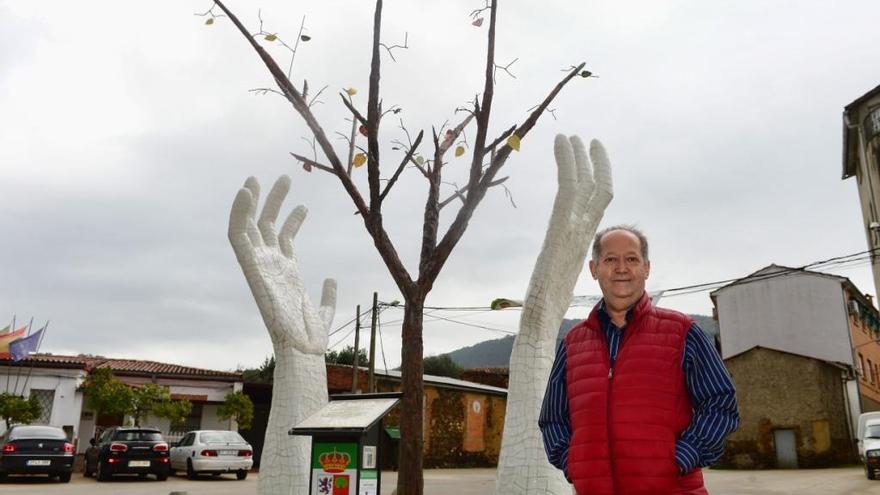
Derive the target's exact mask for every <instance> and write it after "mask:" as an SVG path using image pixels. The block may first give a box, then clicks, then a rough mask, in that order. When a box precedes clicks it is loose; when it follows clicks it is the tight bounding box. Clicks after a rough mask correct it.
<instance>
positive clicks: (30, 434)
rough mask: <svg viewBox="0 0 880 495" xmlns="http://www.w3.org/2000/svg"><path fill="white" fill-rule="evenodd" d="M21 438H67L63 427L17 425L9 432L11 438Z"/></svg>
mask: <svg viewBox="0 0 880 495" xmlns="http://www.w3.org/2000/svg"><path fill="white" fill-rule="evenodd" d="M19 438H43V439H48V440H67V435H65V434H64V430H62V429H61V428H55V427H52V426H16V427H15V428H13V429H12V432H11V433H10V434H9V439H10V440H16V439H19Z"/></svg>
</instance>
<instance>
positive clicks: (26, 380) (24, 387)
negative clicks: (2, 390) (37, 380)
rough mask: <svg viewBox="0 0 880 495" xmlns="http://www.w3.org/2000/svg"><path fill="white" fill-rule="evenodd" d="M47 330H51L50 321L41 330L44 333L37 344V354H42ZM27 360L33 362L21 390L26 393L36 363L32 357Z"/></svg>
mask: <svg viewBox="0 0 880 495" xmlns="http://www.w3.org/2000/svg"><path fill="white" fill-rule="evenodd" d="M47 328H49V320H46V324H45V325H43V328H41V329H40V330H41V331H42V332H43V333H41V334H40V340H39V342H37V350H36V351H34V352H35V353H36V352H40V346H41V345H43V337H45V336H46V329H47ZM27 359H28V361H31V366H30V368H28V374H27V376H26V377H25V379H24V386H23V387H22V388H21V391H22V392H24V390H25V389H26V388H27V384H28V381H29V380H30V379H31V371H33V369H34V361H32V360H31V358H30V356H28V358H27Z"/></svg>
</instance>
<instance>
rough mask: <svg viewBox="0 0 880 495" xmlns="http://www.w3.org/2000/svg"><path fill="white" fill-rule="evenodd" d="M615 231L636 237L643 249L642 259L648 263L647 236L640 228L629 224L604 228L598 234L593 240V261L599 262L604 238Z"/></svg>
mask: <svg viewBox="0 0 880 495" xmlns="http://www.w3.org/2000/svg"><path fill="white" fill-rule="evenodd" d="M615 230H623V231H626V232H629V233H630V234H632V235H634V236H636V237H637V238H638V239H639V245H640V246H641V248H642V258H644V259H645V261H648V238H647V237H645V234H644V233H642V231H641V230H639V228H638V227H636V226H635V225H629V224H623V225H613V226H611V227H607V228H604V229H602V230H600V231H599V232H597V233H596V237H595V238H594V239H593V261H599V254H600V252H599V251H600V249H601V247H602V246H601V243H602V238H603V237H605V234H607V233H609V232H613V231H615Z"/></svg>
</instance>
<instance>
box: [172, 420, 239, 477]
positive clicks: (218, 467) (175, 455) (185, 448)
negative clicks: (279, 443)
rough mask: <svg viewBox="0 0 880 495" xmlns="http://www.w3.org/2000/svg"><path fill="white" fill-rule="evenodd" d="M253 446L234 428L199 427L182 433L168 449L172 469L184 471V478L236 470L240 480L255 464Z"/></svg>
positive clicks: (236, 475)
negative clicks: (204, 428)
mask: <svg viewBox="0 0 880 495" xmlns="http://www.w3.org/2000/svg"><path fill="white" fill-rule="evenodd" d="M253 456H254V449H253V448H251V445H250V444H249V443H247V441H246V440H245V439H244V438H242V437H241V435H239V434H238V433H237V432H234V431H222V430H198V431H191V432H189V433H187V434H186V435H184V437H183V438H182V439H180V442H178V443H177V445H175V446H174V447H172V448H171V470H172V471H176V470H180V471H186V477H187V478H189V479H195V478H197V477H198V475H199V474H202V473H210V474H213V475H219V474H222V473H233V472H234V473H235V477H236V478H238V479H240V480H243V479H245V478H247V475H248V471H249V470H250V469H251V467H252V466H253V465H254V457H253Z"/></svg>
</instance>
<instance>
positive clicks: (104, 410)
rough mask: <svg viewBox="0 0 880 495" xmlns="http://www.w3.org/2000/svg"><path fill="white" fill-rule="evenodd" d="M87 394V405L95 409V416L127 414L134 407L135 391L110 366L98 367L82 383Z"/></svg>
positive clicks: (81, 386)
mask: <svg viewBox="0 0 880 495" xmlns="http://www.w3.org/2000/svg"><path fill="white" fill-rule="evenodd" d="M80 390H81V391H82V392H83V395H85V399H86V407H88V408H89V409H91V410H92V411H95V416H96V417H97V416H101V415H103V414H110V415H114V416H115V415H125V414H128V412H129V411H130V410H131V409H132V406H133V402H134V392H133V391H132V389H131V387H129V386H128V385H126V384H124V383H122V382H120V381H119V380H117V379H116V377H115V376H113V371H111V370H110V368H97V369H93V370H91V372H89V376H88V377H86V380H85V381H84V382H83V384H82V385H80Z"/></svg>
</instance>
